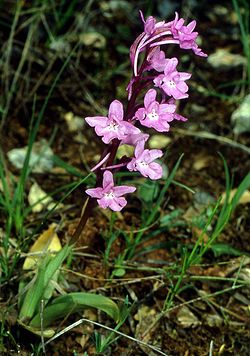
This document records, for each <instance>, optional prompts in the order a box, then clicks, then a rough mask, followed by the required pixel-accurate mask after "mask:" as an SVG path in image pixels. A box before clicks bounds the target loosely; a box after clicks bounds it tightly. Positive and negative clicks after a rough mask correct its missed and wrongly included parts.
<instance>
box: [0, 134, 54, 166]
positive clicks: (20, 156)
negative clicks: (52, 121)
mask: <svg viewBox="0 0 250 356" xmlns="http://www.w3.org/2000/svg"><path fill="white" fill-rule="evenodd" d="M27 149H28V147H27V146H25V147H23V148H13V149H12V150H10V151H9V152H8V153H7V156H8V159H9V161H10V162H11V163H12V164H13V166H15V167H16V168H18V169H21V168H22V167H23V164H24V160H25V157H26V154H27ZM29 167H30V168H31V171H32V172H34V173H45V172H50V171H51V170H52V168H53V151H52V149H51V148H50V147H49V143H48V141H47V140H44V139H43V140H41V141H38V142H35V143H34V145H33V147H32V151H31V155H30V161H29Z"/></svg>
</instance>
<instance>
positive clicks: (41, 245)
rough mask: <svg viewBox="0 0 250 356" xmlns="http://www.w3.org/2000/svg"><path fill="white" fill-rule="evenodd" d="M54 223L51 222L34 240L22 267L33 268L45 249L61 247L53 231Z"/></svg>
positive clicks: (51, 249) (58, 249)
mask: <svg viewBox="0 0 250 356" xmlns="http://www.w3.org/2000/svg"><path fill="white" fill-rule="evenodd" d="M55 229H56V224H51V225H50V226H49V228H48V230H46V231H44V232H43V233H42V234H41V235H40V236H39V237H38V239H37V240H36V241H35V242H34V244H33V245H32V246H31V248H30V250H29V254H30V256H27V257H26V258H25V261H24V264H23V269H24V270H28V269H33V268H35V267H36V265H37V262H38V261H39V258H40V255H41V254H42V253H44V252H46V251H50V252H57V251H60V250H61V249H62V245H61V242H60V240H59V237H58V236H57V233H56V232H55Z"/></svg>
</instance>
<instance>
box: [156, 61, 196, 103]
mask: <svg viewBox="0 0 250 356" xmlns="http://www.w3.org/2000/svg"><path fill="white" fill-rule="evenodd" d="M167 61H168V63H167V65H166V67H165V69H164V74H160V75H158V77H156V78H155V79H154V84H155V86H156V87H159V88H161V89H163V90H164V92H165V93H166V94H167V95H169V96H172V97H173V98H174V99H184V98H188V94H187V91H188V86H187V84H186V83H185V80H187V79H189V78H190V77H191V74H190V73H185V72H178V71H177V70H176V66H177V64H178V59H177V58H175V57H174V58H170V59H168V60H167Z"/></svg>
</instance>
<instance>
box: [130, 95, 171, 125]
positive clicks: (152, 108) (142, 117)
mask: <svg viewBox="0 0 250 356" xmlns="http://www.w3.org/2000/svg"><path fill="white" fill-rule="evenodd" d="M156 95H157V92H156V90H154V89H150V90H149V91H148V92H147V93H146V95H145V97H144V108H140V109H138V110H137V111H136V113H135V117H136V118H137V119H138V120H139V121H140V123H141V124H142V125H143V126H147V127H153V128H154V129H155V130H156V131H159V132H167V131H169V128H170V126H169V122H171V121H173V120H174V112H175V109H176V105H174V104H159V103H158V101H156V100H155V99H156Z"/></svg>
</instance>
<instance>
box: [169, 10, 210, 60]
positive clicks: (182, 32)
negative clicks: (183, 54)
mask: <svg viewBox="0 0 250 356" xmlns="http://www.w3.org/2000/svg"><path fill="white" fill-rule="evenodd" d="M184 22H185V20H184V19H182V18H180V19H179V15H178V13H177V12H176V13H175V19H174V21H173V22H172V25H171V31H172V34H173V38H174V39H177V40H179V44H180V48H183V49H192V50H193V52H194V53H195V54H196V55H198V56H201V57H207V54H205V53H203V52H202V50H201V49H200V48H199V47H198V45H197V43H196V42H195V41H196V39H197V37H198V32H193V30H194V28H195V26H196V21H195V20H194V21H191V22H190V23H189V24H188V25H187V26H184Z"/></svg>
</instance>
